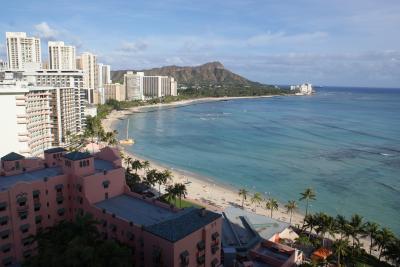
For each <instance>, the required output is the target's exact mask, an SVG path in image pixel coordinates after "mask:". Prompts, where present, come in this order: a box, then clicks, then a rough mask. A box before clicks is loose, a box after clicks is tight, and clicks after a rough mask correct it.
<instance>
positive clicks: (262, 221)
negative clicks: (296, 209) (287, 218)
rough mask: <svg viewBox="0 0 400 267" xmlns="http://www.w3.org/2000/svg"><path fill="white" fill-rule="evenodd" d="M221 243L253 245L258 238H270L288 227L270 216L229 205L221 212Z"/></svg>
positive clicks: (225, 244) (227, 245)
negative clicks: (222, 219) (222, 216)
mask: <svg viewBox="0 0 400 267" xmlns="http://www.w3.org/2000/svg"><path fill="white" fill-rule="evenodd" d="M223 215H224V221H223V226H222V232H223V234H222V243H223V246H225V247H229V246H232V247H237V248H239V247H243V248H244V249H249V248H251V247H254V245H256V244H257V243H258V242H259V241H260V238H263V239H266V240H268V239H270V238H271V237H273V236H274V235H275V234H276V233H281V232H282V231H283V230H285V229H286V228H288V227H289V224H288V223H285V222H281V221H278V220H275V219H273V218H270V217H266V216H262V215H258V214H255V213H251V212H248V211H246V210H243V209H240V208H234V207H229V208H226V209H225V210H224V212H223Z"/></svg>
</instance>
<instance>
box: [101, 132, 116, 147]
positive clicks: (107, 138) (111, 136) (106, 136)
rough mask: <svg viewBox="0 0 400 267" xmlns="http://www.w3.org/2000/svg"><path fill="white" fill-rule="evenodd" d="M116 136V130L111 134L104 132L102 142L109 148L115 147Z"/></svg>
mask: <svg viewBox="0 0 400 267" xmlns="http://www.w3.org/2000/svg"><path fill="white" fill-rule="evenodd" d="M117 134H118V132H117V131H116V130H114V131H112V132H106V133H105V134H104V138H103V140H104V141H105V142H107V144H108V145H110V146H113V145H116V144H117V143H118V140H117Z"/></svg>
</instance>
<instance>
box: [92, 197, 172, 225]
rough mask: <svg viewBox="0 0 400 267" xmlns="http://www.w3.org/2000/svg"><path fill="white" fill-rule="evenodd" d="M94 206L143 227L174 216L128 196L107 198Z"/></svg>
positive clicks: (162, 209) (168, 211)
mask: <svg viewBox="0 0 400 267" xmlns="http://www.w3.org/2000/svg"><path fill="white" fill-rule="evenodd" d="M95 205H96V207H98V208H101V209H106V211H107V212H108V213H114V214H115V215H116V216H118V217H121V218H123V219H125V220H127V221H131V222H133V223H136V224H141V225H145V226H147V225H152V224H156V223H159V222H162V221H165V220H166V219H168V218H170V217H172V216H174V215H175V213H174V212H172V211H171V210H169V209H165V208H161V207H158V206H156V205H153V204H151V203H148V202H146V201H144V200H142V199H139V198H135V197H131V196H129V195H120V196H117V197H113V198H109V199H106V200H103V201H101V202H98V203H96V204H95Z"/></svg>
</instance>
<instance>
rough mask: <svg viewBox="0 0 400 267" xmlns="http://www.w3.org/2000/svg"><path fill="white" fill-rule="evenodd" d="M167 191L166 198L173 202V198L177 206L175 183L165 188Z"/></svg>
mask: <svg viewBox="0 0 400 267" xmlns="http://www.w3.org/2000/svg"><path fill="white" fill-rule="evenodd" d="M165 191H166V192H167V195H166V200H167V201H168V202H169V203H171V201H172V200H174V201H175V206H176V196H177V194H176V188H175V186H174V185H168V186H167V188H166V189H165Z"/></svg>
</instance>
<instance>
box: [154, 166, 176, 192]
mask: <svg viewBox="0 0 400 267" xmlns="http://www.w3.org/2000/svg"><path fill="white" fill-rule="evenodd" d="M171 178H172V174H171V172H170V171H169V170H164V171H163V172H157V173H156V175H155V182H156V183H157V184H158V193H159V194H160V195H161V185H162V184H166V183H167V182H168V180H170V179H171Z"/></svg>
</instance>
